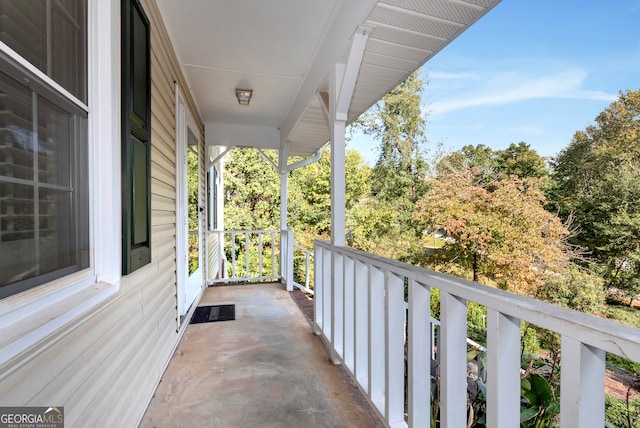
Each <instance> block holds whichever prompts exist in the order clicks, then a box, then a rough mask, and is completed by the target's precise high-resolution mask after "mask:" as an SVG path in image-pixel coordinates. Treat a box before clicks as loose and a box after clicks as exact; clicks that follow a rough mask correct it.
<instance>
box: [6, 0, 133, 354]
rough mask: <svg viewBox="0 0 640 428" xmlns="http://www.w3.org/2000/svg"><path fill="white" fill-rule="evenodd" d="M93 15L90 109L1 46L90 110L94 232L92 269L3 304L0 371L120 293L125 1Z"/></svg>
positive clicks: (92, 0) (92, 5)
mask: <svg viewBox="0 0 640 428" xmlns="http://www.w3.org/2000/svg"><path fill="white" fill-rule="evenodd" d="M87 15H88V26H87V33H88V40H87V50H88V100H89V101H88V106H86V105H84V103H82V102H81V101H79V100H78V99H77V98H76V97H74V96H73V95H71V94H70V93H69V92H68V91H66V90H64V89H63V88H61V87H60V85H58V84H56V83H53V82H52V81H51V79H50V78H49V77H47V76H46V75H44V73H42V72H40V71H39V70H37V69H35V67H33V66H32V65H31V64H28V63H26V62H25V61H24V60H22V59H21V58H19V57H18V56H17V55H16V54H15V52H13V51H12V50H10V49H8V48H7V47H6V45H4V44H1V45H0V47H1V48H2V49H3V50H5V51H6V52H8V54H9V55H11V56H13V57H14V58H16V60H18V61H19V62H20V64H21V65H23V66H26V67H27V68H28V69H29V70H30V71H32V72H33V73H35V74H36V75H37V76H38V77H39V78H41V79H42V80H44V81H45V82H47V83H49V84H51V85H52V86H53V87H54V88H55V89H57V90H58V91H59V92H61V93H62V94H63V95H65V96H67V97H68V98H69V99H71V100H72V101H73V102H74V103H75V104H77V105H78V106H80V107H81V108H83V109H84V110H87V111H88V115H89V121H88V125H89V130H88V143H89V147H88V148H89V163H90V165H89V181H90V183H89V186H90V187H89V188H90V201H89V203H90V209H89V212H90V228H91V230H90V236H91V243H90V249H91V264H90V266H91V267H90V268H89V269H85V270H82V271H80V272H75V273H74V274H71V275H68V276H66V277H64V278H60V279H58V280H55V281H52V282H50V283H47V284H44V285H42V286H39V287H36V288H33V289H30V290H27V291H25V292H22V293H19V294H16V295H14V296H9V297H7V298H5V299H1V300H0V366H1V365H2V364H4V363H6V362H7V361H9V360H11V359H12V358H14V357H16V356H18V355H19V354H20V353H22V352H23V351H25V350H27V349H28V348H30V347H32V346H33V345H35V344H37V343H38V342H40V341H42V340H43V339H45V338H46V337H47V336H48V335H50V334H52V333H53V332H55V331H56V330H59V329H60V328H63V327H64V326H66V325H68V324H69V323H70V322H72V321H74V320H75V319H77V318H78V317H80V316H82V315H83V314H86V313H87V312H88V311H89V310H90V309H92V308H93V307H95V306H96V305H99V304H100V303H102V302H104V301H105V300H106V299H108V298H109V297H110V296H112V295H113V294H115V293H116V292H117V291H118V290H119V289H120V281H121V271H122V267H121V263H122V262H121V238H120V236H121V224H120V212H121V199H120V195H121V192H120V1H119V0H89V1H88V10H87ZM0 43H1V42H0ZM114 89H115V90H114ZM34 314H37V316H33V315H34Z"/></svg>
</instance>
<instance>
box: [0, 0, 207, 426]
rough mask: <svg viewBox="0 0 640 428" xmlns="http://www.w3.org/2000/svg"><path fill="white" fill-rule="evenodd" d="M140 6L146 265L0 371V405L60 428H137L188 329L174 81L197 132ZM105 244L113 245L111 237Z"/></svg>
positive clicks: (169, 58)
mask: <svg viewBox="0 0 640 428" xmlns="http://www.w3.org/2000/svg"><path fill="white" fill-rule="evenodd" d="M99 1H104V0H99ZM112 2H114V4H116V3H119V0H112ZM94 4H95V3H94ZM141 4H142V6H143V7H144V9H145V12H146V14H147V17H148V18H149V21H150V27H151V28H150V29H151V79H152V84H151V103H152V105H151V112H152V122H151V129H152V136H151V193H152V195H151V226H152V228H151V249H152V260H151V263H150V264H148V265H146V266H144V267H142V268H140V269H139V270H137V271H135V272H133V273H132V274H130V275H127V276H124V277H122V278H121V280H120V286H119V289H118V290H117V291H116V292H115V293H113V294H112V295H111V296H110V297H108V298H107V299H105V300H104V301H102V302H100V303H99V304H97V305H96V306H95V307H94V308H93V309H92V310H91V311H89V312H87V313H84V314H81V315H79V316H77V317H75V318H74V319H73V320H71V321H69V322H67V323H65V324H64V325H63V326H62V327H60V328H57V329H56V330H55V331H53V332H52V333H51V334H49V335H47V336H46V337H45V338H44V339H42V340H39V341H37V342H36V343H35V344H33V345H32V346H30V347H29V348H28V349H26V350H24V351H22V352H20V353H19V354H17V355H16V356H15V357H13V358H11V359H9V360H8V361H6V362H4V363H2V365H0V406H64V410H65V422H66V425H65V426H66V427H88V426H95V427H108V426H120V427H130V426H137V424H138V422H139V421H140V419H141V418H142V416H143V415H144V412H145V410H146V407H147V405H148V403H149V401H150V399H151V397H152V395H153V392H154V390H155V388H156V386H157V384H158V382H159V380H160V377H161V376H162V373H163V371H164V369H165V367H166V365H167V363H168V361H169V359H170V358H171V356H172V353H173V350H174V349H175V347H176V346H177V342H178V341H179V339H180V336H181V333H182V332H183V331H184V328H186V323H185V324H183V326H182V327H181V328H180V329H178V328H177V325H178V324H177V300H176V165H175V159H176V153H175V141H176V138H175V137H176V135H175V128H176V120H175V117H176V115H175V109H176V107H175V103H176V102H175V100H176V94H175V83H174V82H178V84H179V85H180V86H181V89H182V92H183V94H185V98H186V102H187V104H188V106H189V108H190V109H191V110H192V112H193V113H194V117H195V118H196V121H197V122H198V129H199V131H200V134H201V135H200V137H201V141H203V142H204V127H203V125H202V122H201V121H200V119H199V115H198V114H197V110H196V108H195V104H194V102H193V99H192V98H191V96H190V94H189V90H188V86H187V84H186V82H185V79H184V77H183V75H182V72H181V69H180V66H179V64H178V61H177V59H176V56H175V53H174V51H173V48H172V45H171V42H170V40H169V37H168V34H167V32H166V29H165V27H164V25H163V23H162V20H161V17H160V13H159V11H158V8H157V5H156V4H155V0H141ZM99 54H100V53H98V55H99ZM103 55H104V54H103ZM112 89H113V91H119V88H116V87H113V88H112ZM95 101H97V102H98V103H99V102H100V100H95ZM199 153H201V154H203V153H204V143H203V144H202V147H201V148H200V151H199ZM201 158H202V159H201V165H202V168H201V180H200V182H201V183H202V185H203V193H202V194H203V195H204V194H205V193H204V188H205V187H204V186H205V184H204V183H205V179H204V177H205V175H204V155H201ZM99 179H100V178H99V177H97V180H99ZM113 185H114V186H119V183H114V184H113ZM113 215H115V216H119V215H120V213H119V212H117V210H116V212H114V213H113ZM205 220H206V217H204V218H203V222H204V221H205ZM202 227H203V228H204V227H205V225H204V223H203V226H202ZM110 239H114V240H116V242H115V245H116V246H118V245H119V240H120V238H119V237H117V236H116V237H111V238H110ZM112 244H113V243H112ZM97 245H100V243H99V242H98V243H97ZM210 260H211V261H212V262H216V260H215V254H214V258H213V259H210ZM34 316H39V315H38V314H34Z"/></svg>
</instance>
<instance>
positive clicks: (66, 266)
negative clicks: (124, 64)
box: [0, 0, 90, 298]
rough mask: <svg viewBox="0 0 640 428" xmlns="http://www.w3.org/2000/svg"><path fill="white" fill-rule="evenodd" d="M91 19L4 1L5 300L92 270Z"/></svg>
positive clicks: (0, 278) (0, 122)
mask: <svg viewBox="0 0 640 428" xmlns="http://www.w3.org/2000/svg"><path fill="white" fill-rule="evenodd" d="M86 9H87V8H86V0H84V1H81V0H68V1H55V2H54V1H45V0H40V1H28V2H25V1H22V2H17V1H14V2H10V1H6V0H0V41H2V42H3V43H4V44H5V45H6V46H8V47H9V48H11V49H12V50H13V51H14V52H15V53H17V54H18V56H19V57H21V59H22V61H16V57H17V56H16V55H15V54H13V53H10V52H9V51H7V50H6V49H5V48H4V46H3V48H2V50H1V51H0V254H2V257H0V298H4V297H7V296H10V295H13V294H16V293H19V292H22V291H25V290H27V289H30V288H33V287H36V286H38V285H41V284H44V283H46V282H49V281H51V280H54V279H57V278H60V277H62V276H65V275H68V274H70V273H73V272H77V271H79V270H82V269H85V268H87V267H89V259H90V257H89V189H88V182H89V178H88V170H87V164H88V143H87V139H88V133H87V111H86V110H87V109H86V105H84V103H86V93H87V78H86V69H87V61H86V58H87V55H86V39H87V32H86V21H87V16H86ZM72 59H73V60H72ZM18 62H21V63H18ZM27 63H28V64H30V65H32V66H33V67H35V68H36V69H38V70H40V71H41V72H42V73H44V74H45V75H46V76H47V77H46V78H42V77H40V76H41V75H40V76H39V75H36V73H34V72H32V71H31V70H29V67H27V66H26V65H27ZM56 84H57V85H56ZM58 85H59V87H62V88H64V89H65V90H66V91H67V93H66V94H65V93H61V91H58V90H57V86H58ZM62 92H64V91H62ZM69 94H71V95H72V96H73V97H75V99H73V98H72V97H70V96H69Z"/></svg>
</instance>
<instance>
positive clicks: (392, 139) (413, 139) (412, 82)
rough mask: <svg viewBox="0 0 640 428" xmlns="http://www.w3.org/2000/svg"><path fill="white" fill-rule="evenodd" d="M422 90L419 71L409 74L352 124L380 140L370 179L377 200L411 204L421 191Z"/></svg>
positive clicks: (423, 166) (423, 161) (424, 168)
mask: <svg viewBox="0 0 640 428" xmlns="http://www.w3.org/2000/svg"><path fill="white" fill-rule="evenodd" d="M423 89H424V82H423V81H422V79H421V77H420V74H419V72H415V73H413V74H412V75H410V76H409V77H407V79H406V80H405V81H404V82H402V83H401V84H400V85H398V86H397V87H396V88H395V89H394V90H393V91H391V92H390V93H388V94H387V95H385V96H384V97H383V98H382V100H381V101H380V102H379V103H378V104H376V105H375V106H374V107H373V108H372V109H370V110H369V111H368V112H366V113H365V114H364V115H363V116H362V117H361V118H360V119H359V120H358V121H357V122H356V124H355V126H356V127H358V128H359V129H361V130H362V131H363V132H364V133H366V134H371V135H374V136H376V137H377V138H379V139H380V155H379V157H378V161H377V162H376V165H375V167H374V169H373V173H372V177H371V178H372V183H373V192H374V194H375V195H377V197H378V199H380V200H381V201H384V202H393V203H395V204H398V203H400V204H401V205H403V206H406V205H407V204H409V205H411V204H413V203H415V201H416V200H417V199H418V198H419V197H420V195H421V194H422V193H423V192H424V185H423V180H422V179H423V178H424V177H425V176H426V173H427V169H428V166H427V162H426V159H425V157H424V153H423V149H422V145H423V143H424V125H425V119H424V117H423V114H422V108H421V102H420V96H421V94H422V91H423Z"/></svg>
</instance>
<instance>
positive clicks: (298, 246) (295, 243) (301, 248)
mask: <svg viewBox="0 0 640 428" xmlns="http://www.w3.org/2000/svg"><path fill="white" fill-rule="evenodd" d="M293 246H294V248H297V249H299V250H302V251H304V252H305V253H308V254H313V251H311V250H308V249H306V248H305V247H303V246H302V245H300V244H298V243H297V242H294V243H293Z"/></svg>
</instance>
